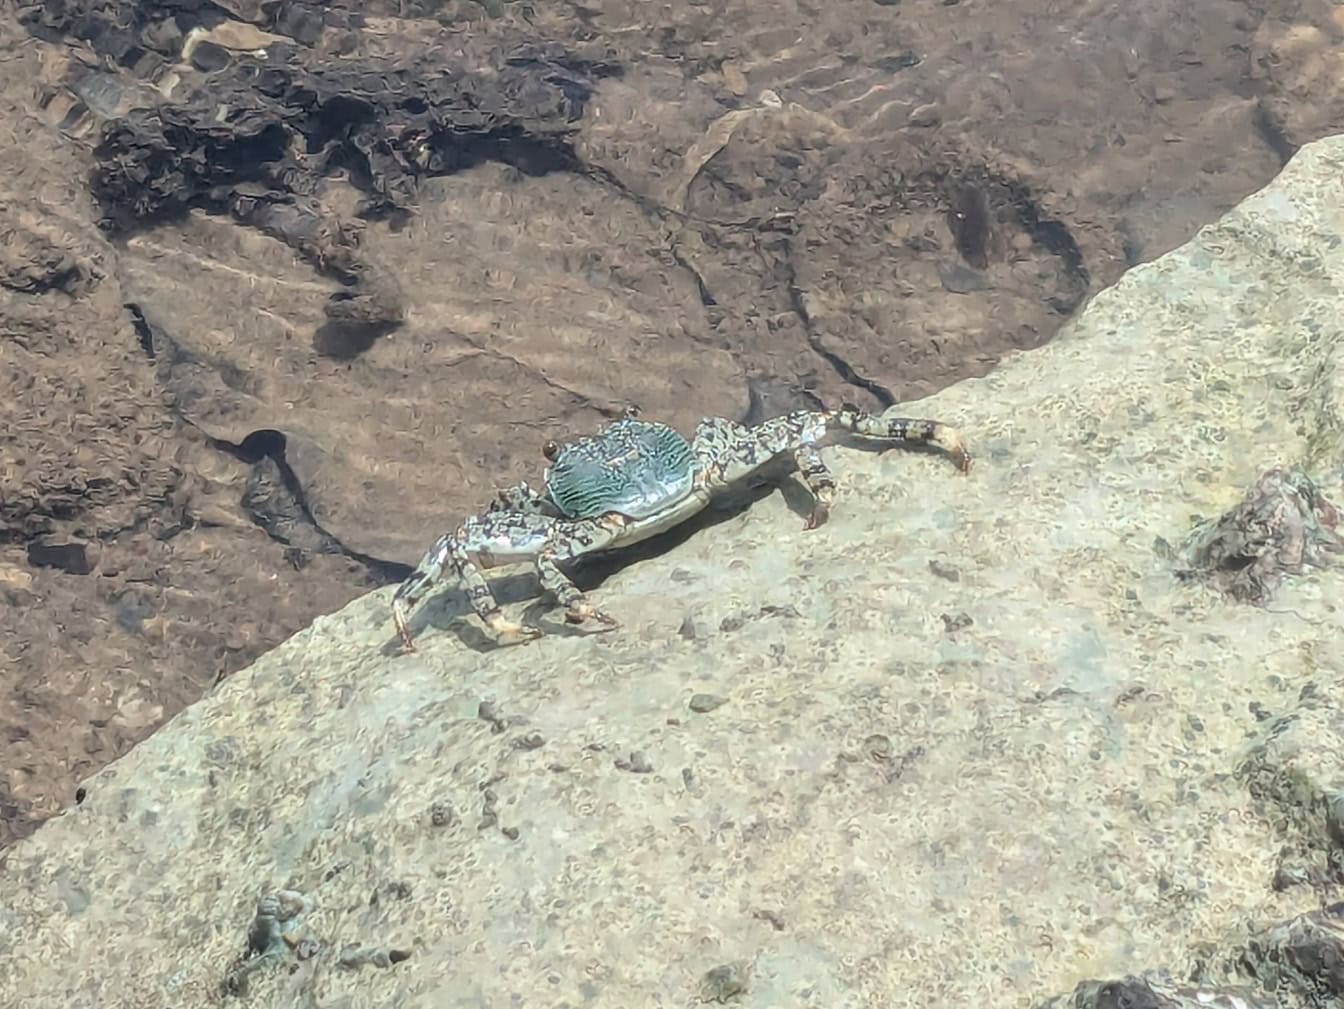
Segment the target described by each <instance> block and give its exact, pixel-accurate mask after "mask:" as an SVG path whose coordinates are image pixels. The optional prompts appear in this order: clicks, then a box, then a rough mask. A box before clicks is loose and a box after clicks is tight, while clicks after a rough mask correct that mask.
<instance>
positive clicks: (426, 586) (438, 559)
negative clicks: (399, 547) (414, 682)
mask: <svg viewBox="0 0 1344 1009" xmlns="http://www.w3.org/2000/svg"><path fill="white" fill-rule="evenodd" d="M452 542H453V536H452V535H451V534H449V535H445V536H440V537H439V538H438V540H437V541H435V543H434V545H433V546H432V547H430V548H429V550H428V551H426V553H425V556H424V557H423V558H422V559H421V561H420V563H419V564H418V565H417V566H416V569H415V570H414V571H412V572H411V573H410V575H409V576H408V577H407V578H406V580H405V581H404V582H402V583H401V585H400V587H399V588H398V589H397V593H396V595H394V596H393V597H392V622H393V624H395V625H396V628H397V636H398V637H400V638H401V644H402V648H403V649H405V650H406V651H408V652H413V651H415V642H414V641H413V640H412V639H411V613H412V612H413V611H414V610H415V608H416V606H418V605H419V603H420V601H421V600H422V599H424V597H425V595H426V594H427V593H428V592H429V591H430V589H432V588H433V587H434V586H435V584H436V583H437V582H438V581H439V579H441V578H442V577H443V570H444V567H445V566H446V565H447V564H448V556H449V553H450V551H451V549H452Z"/></svg>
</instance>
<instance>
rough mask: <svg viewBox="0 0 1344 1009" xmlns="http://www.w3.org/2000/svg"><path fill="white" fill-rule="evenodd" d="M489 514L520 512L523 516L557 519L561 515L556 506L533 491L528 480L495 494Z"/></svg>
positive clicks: (488, 509)
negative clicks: (543, 516) (542, 516)
mask: <svg viewBox="0 0 1344 1009" xmlns="http://www.w3.org/2000/svg"><path fill="white" fill-rule="evenodd" d="M486 511H487V512H501V511H509V512H520V513H521V514H523V515H546V516H549V517H551V518H555V517H557V516H558V515H559V512H558V511H556V508H555V506H554V505H552V504H551V503H550V502H549V501H548V500H546V498H545V497H544V496H543V495H541V494H538V493H537V492H536V491H534V490H533V489H532V487H531V486H530V485H529V484H528V482H527V481H526V480H524V481H522V482H521V483H517V484H514V485H513V486H512V487H506V488H505V489H504V490H500V491H496V492H495V499H494V500H493V501H491V502H490V505H489V507H488V508H487V509H486Z"/></svg>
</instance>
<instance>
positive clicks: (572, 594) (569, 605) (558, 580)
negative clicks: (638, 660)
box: [537, 550, 616, 627]
mask: <svg viewBox="0 0 1344 1009" xmlns="http://www.w3.org/2000/svg"><path fill="white" fill-rule="evenodd" d="M537 575H538V577H540V579H541V587H542V589H544V590H545V591H547V592H549V593H551V595H553V596H555V600H556V602H558V603H559V604H560V605H561V606H563V607H564V608H565V619H566V620H567V621H569V622H570V623H571V624H581V623H583V622H584V621H585V620H587V619H588V618H589V617H591V618H593V619H594V620H597V621H599V622H601V623H603V624H606V625H607V626H609V627H615V626H616V618H615V617H611V616H608V615H607V614H605V613H603V612H602V611H601V610H599V609H598V608H597V607H596V606H594V605H593V604H592V603H590V602H589V601H588V597H587V596H585V595H584V594H583V593H582V592H581V591H580V590H579V587H578V586H577V585H575V584H574V583H573V582H572V581H570V580H569V578H568V577H567V576H566V575H565V573H564V572H563V571H561V570H560V565H559V564H558V563H556V557H555V552H554V551H552V550H545V551H543V552H542V553H541V554H539V555H538V556H537Z"/></svg>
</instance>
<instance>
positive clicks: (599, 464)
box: [546, 417, 695, 519]
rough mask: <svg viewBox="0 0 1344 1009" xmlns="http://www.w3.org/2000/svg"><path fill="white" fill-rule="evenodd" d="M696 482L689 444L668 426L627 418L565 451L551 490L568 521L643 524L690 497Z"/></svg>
mask: <svg viewBox="0 0 1344 1009" xmlns="http://www.w3.org/2000/svg"><path fill="white" fill-rule="evenodd" d="M694 479H695V455H694V453H693V452H692V451H691V444H690V442H689V441H687V440H686V439H685V438H684V437H683V436H682V435H681V434H680V433H678V432H677V431H675V430H674V429H672V428H670V427H668V426H667V425H666V424H658V423H653V422H650V421H642V420H635V419H633V418H629V417H627V418H623V419H621V420H618V421H616V422H615V423H613V424H611V425H609V426H608V427H607V428H605V429H604V430H603V431H602V433H601V435H599V436H596V437H588V438H581V439H579V440H578V441H573V442H570V443H569V444H568V445H565V446H563V447H562V448H561V449H559V451H558V452H557V454H556V457H555V460H554V462H553V464H552V465H551V468H550V470H549V471H548V472H547V474H546V489H547V491H548V492H549V493H550V497H551V500H552V501H554V502H555V506H556V507H557V508H558V509H559V510H560V511H561V512H563V513H564V514H565V516H567V517H568V518H578V519H583V518H594V517H595V516H598V515H603V514H606V513H607V512H618V513H619V514H621V515H626V516H629V517H630V518H632V519H642V518H647V517H648V516H650V515H653V514H654V513H656V512H658V511H659V510H660V509H662V508H664V507H666V506H667V505H668V504H671V503H672V502H675V501H679V500H680V499H681V498H683V497H685V496H686V495H687V494H689V493H690V492H691V487H692V484H693V482H694Z"/></svg>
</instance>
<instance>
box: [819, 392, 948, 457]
mask: <svg viewBox="0 0 1344 1009" xmlns="http://www.w3.org/2000/svg"><path fill="white" fill-rule="evenodd" d="M825 416H826V420H827V427H829V428H833V429H839V430H842V431H852V432H853V433H854V434H857V435H859V436H860V437H863V438H876V439H880V440H882V441H903V442H915V443H918V444H924V445H933V446H934V447H936V448H940V449H942V450H943V451H944V452H946V453H947V455H948V456H949V457H950V458H951V459H952V461H953V462H954V463H955V464H956V467H957V469H959V470H961V471H962V472H963V473H969V472H970V471H971V453H970V451H969V450H968V449H967V448H966V443H965V441H963V440H962V437H961V433H960V432H959V431H957V429H956V428H954V427H949V426H948V425H946V424H944V423H943V422H942V421H939V420H928V419H924V418H919V417H879V416H877V415H876V414H871V413H866V412H864V411H863V410H860V409H859V408H858V407H857V406H854V405H853V404H850V403H846V404H845V405H844V406H842V407H841V408H840V409H839V410H828V411H827V412H826V414H825Z"/></svg>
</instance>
